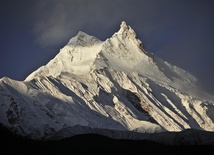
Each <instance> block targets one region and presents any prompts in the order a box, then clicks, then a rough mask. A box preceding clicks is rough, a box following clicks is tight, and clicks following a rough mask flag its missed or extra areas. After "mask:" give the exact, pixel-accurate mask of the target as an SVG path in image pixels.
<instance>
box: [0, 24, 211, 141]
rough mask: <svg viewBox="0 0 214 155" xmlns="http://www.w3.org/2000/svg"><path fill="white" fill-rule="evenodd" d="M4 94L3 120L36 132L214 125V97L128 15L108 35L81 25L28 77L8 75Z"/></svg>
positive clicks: (0, 87) (1, 87) (0, 91)
mask: <svg viewBox="0 0 214 155" xmlns="http://www.w3.org/2000/svg"><path fill="white" fill-rule="evenodd" d="M0 95H1V98H0V104H1V106H2V108H1V109H0V116H1V117H0V123H2V124H3V125H4V126H7V127H8V128H10V129H12V130H13V131H14V132H16V133H18V134H21V135H28V136H30V137H31V138H33V139H40V138H44V137H47V135H54V134H57V133H58V132H59V131H63V129H65V128H73V127H75V126H81V127H83V128H84V127H85V129H86V130H84V132H85V133H87V128H88V127H89V128H97V129H109V130H115V131H134V132H139V133H155V132H165V131H169V132H171V131H173V132H174V131H182V130H184V129H198V130H204V131H214V124H213V122H214V116H213V114H212V113H213V111H214V104H213V101H214V97H213V96H211V95H209V94H208V93H207V92H205V91H202V90H201V89H200V88H199V87H198V86H197V79H196V78H195V77H194V76H192V75H191V74H189V73H188V72H186V71H185V70H183V69H181V68H179V67H177V66H173V65H171V64H169V63H168V62H166V61H163V60H161V59H160V58H157V57H155V56H154V55H153V54H151V53H148V52H147V51H146V50H145V49H144V48H143V44H142V42H141V41H140V40H138V39H137V38H136V33H135V32H134V30H133V29H132V28H131V27H130V26H128V25H127V24H126V23H125V22H124V21H123V22H122V23H121V25H120V29H119V31H118V32H116V33H114V34H113V35H112V37H111V38H108V39H106V40H105V41H100V40H99V39H97V38H96V37H94V36H91V35H88V34H86V33H84V32H82V31H80V32H78V34H77V35H76V36H75V37H73V38H71V39H70V40H69V41H68V43H67V44H66V45H65V46H64V47H63V48H62V49H60V52H59V53H58V54H57V55H56V56H55V57H54V58H53V59H52V60H50V61H49V62H48V63H47V64H46V65H44V66H42V67H40V68H38V69H37V70H36V71H34V72H32V73H31V74H30V75H29V76H28V77H27V78H26V79H25V80H24V81H16V80H12V79H10V78H7V77H5V78H2V79H1V80H0ZM74 131H75V130H74V129H73V132H74ZM77 133H78V132H77V131H76V134H77ZM73 134H75V132H74V133H73ZM121 138H122V137H121Z"/></svg>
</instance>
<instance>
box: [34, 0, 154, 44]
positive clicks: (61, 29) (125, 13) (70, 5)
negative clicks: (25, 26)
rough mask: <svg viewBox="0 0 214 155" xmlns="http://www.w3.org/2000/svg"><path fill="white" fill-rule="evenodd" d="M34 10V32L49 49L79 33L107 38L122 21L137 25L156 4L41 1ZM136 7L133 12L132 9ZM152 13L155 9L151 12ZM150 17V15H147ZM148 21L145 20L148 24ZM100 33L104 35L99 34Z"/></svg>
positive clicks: (84, 0)
mask: <svg viewBox="0 0 214 155" xmlns="http://www.w3.org/2000/svg"><path fill="white" fill-rule="evenodd" d="M36 2H37V3H35V4H34V7H33V15H32V16H34V17H33V18H34V21H33V22H34V32H35V35H36V36H37V40H38V42H39V43H40V44H41V45H44V46H49V45H54V44H56V43H61V42H64V41H65V40H66V39H68V38H70V37H71V36H74V35H75V34H76V33H77V32H78V31H79V30H82V31H89V32H88V33H94V34H93V35H98V36H97V37H99V36H100V37H101V39H104V36H105V37H106V35H108V34H110V31H111V33H113V31H112V29H113V28H115V29H114V31H115V30H116V26H117V28H119V24H120V22H121V21H122V20H128V21H130V24H131V23H135V22H134V20H136V19H137V18H139V21H141V20H143V19H141V18H140V17H142V18H143V17H145V16H141V14H142V13H144V14H145V13H146V12H147V11H148V10H149V9H150V8H151V7H148V6H151V5H152V4H153V3H151V1H147V0H146V1H145V2H146V3H145V4H144V5H142V2H141V1H139V0H135V1H123V0H117V1H113V0H109V1H106V0H91V1H88V0H81V1H79V0H60V1H57V0H41V1H40V0H38V1H36ZM133 8H134V9H133ZM150 12H152V10H150ZM148 17H149V14H148ZM145 22H146V21H145ZM100 32H101V33H102V34H100Z"/></svg>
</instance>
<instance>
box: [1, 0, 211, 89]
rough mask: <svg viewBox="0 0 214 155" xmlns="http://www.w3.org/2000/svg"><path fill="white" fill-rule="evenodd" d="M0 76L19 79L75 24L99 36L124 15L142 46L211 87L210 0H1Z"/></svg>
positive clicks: (59, 44) (65, 39) (108, 34)
mask: <svg viewBox="0 0 214 155" xmlns="http://www.w3.org/2000/svg"><path fill="white" fill-rule="evenodd" d="M0 21H1V22H0V34H1V35H0V78H1V77H4V76H7V77H10V78H12V79H15V80H24V79H25V78H26V77H27V75H28V74H30V73H31V72H33V71H34V70H36V69H37V68H38V67H40V66H42V65H45V64H46V63H47V62H48V61H49V60H50V59H52V58H53V57H54V56H55V55H56V54H57V53H58V52H59V49H60V48H62V47H63V46H64V45H65V44H66V43H67V42H68V40H69V39H70V38H71V37H73V36H75V35H76V34H77V32H78V31H79V30H81V31H84V32H86V33H88V34H90V35H94V36H96V37H97V38H99V39H100V40H105V39H106V38H109V37H111V35H113V33H114V32H116V31H118V29H119V25H120V23H121V21H126V23H127V24H128V25H130V26H131V27H132V28H133V29H134V30H135V32H136V33H137V37H138V38H139V39H140V40H141V41H142V42H143V44H144V47H145V49H146V50H147V51H149V52H152V53H154V54H155V55H156V56H157V57H159V58H161V59H163V60H166V61H168V62H169V63H171V64H173V65H176V66H179V67H181V68H183V69H185V70H187V71H188V72H190V73H191V74H193V75H194V76H196V77H197V78H198V79H199V80H200V83H201V84H202V85H203V86H204V87H206V88H207V89H209V90H211V91H213V92H214V80H213V79H214V61H213V58H214V51H213V49H214V1H212V0H81V1H80V0H1V2H0Z"/></svg>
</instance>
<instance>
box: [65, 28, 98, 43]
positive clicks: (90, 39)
mask: <svg viewBox="0 0 214 155" xmlns="http://www.w3.org/2000/svg"><path fill="white" fill-rule="evenodd" d="M99 42H100V40H99V39H97V38H96V37H94V36H91V35H89V34H86V33H85V32H82V31H79V32H78V33H77V35H76V36H75V37H73V38H71V39H70V41H69V42H68V44H67V45H68V46H69V45H70V46H71V45H73V46H90V45H94V44H95V43H99Z"/></svg>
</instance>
